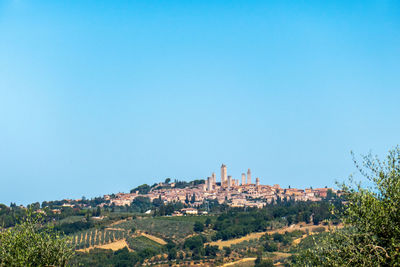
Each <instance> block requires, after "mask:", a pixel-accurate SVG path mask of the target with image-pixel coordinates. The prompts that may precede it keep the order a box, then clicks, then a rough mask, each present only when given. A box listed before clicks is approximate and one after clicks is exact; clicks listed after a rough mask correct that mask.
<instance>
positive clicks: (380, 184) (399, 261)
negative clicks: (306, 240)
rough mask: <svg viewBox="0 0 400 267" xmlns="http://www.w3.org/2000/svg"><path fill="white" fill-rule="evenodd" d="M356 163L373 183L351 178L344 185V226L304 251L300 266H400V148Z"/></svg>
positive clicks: (299, 262) (370, 156) (365, 157)
mask: <svg viewBox="0 0 400 267" xmlns="http://www.w3.org/2000/svg"><path fill="white" fill-rule="evenodd" d="M353 158H354V155H353ZM354 162H355V164H356V166H357V168H358V170H359V171H360V173H361V174H362V175H363V176H364V177H366V178H367V179H368V180H369V181H370V183H371V184H372V185H371V186H369V187H367V188H365V187H362V186H361V184H360V183H354V182H353V181H352V179H351V182H350V183H349V185H346V184H343V185H342V189H343V192H344V194H346V196H347V200H346V204H345V208H344V211H343V212H342V220H343V223H344V228H343V229H339V230H335V231H331V232H330V234H328V235H327V236H326V237H324V238H322V240H320V241H319V242H318V243H315V246H314V248H312V249H309V250H307V251H305V252H304V253H302V254H301V255H300V257H299V258H298V259H297V261H298V262H297V263H298V264H299V265H301V266H400V148H399V147H398V146H397V147H396V148H394V149H392V150H390V151H389V153H388V155H387V157H386V159H385V160H382V161H381V160H380V159H379V158H378V157H376V156H372V155H371V154H370V155H367V156H364V157H362V162H361V164H358V161H357V160H354Z"/></svg>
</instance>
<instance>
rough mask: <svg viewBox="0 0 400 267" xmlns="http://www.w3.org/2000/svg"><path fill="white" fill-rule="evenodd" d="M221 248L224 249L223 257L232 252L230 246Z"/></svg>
mask: <svg viewBox="0 0 400 267" xmlns="http://www.w3.org/2000/svg"><path fill="white" fill-rule="evenodd" d="M223 249H224V251H225V257H229V255H231V253H232V249H231V248H230V247H224V248H223Z"/></svg>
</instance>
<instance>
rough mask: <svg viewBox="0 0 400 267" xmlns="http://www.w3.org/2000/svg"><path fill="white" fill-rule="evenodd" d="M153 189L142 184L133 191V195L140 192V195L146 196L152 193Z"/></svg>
mask: <svg viewBox="0 0 400 267" xmlns="http://www.w3.org/2000/svg"><path fill="white" fill-rule="evenodd" d="M150 189H151V187H150V186H149V185H148V184H142V185H139V186H138V187H136V188H134V189H132V190H131V193H135V192H136V191H139V194H142V195H145V194H147V193H149V192H150Z"/></svg>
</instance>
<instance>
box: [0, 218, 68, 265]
mask: <svg viewBox="0 0 400 267" xmlns="http://www.w3.org/2000/svg"><path fill="white" fill-rule="evenodd" d="M72 256H73V251H72V246H70V245H69V244H68V242H67V240H66V239H64V238H62V237H60V236H59V235H58V234H57V233H56V232H54V231H53V230H52V229H51V228H47V227H42V222H41V219H40V218H38V217H34V216H33V215H32V214H29V215H28V217H27V218H26V219H24V220H23V221H22V222H21V223H18V224H17V225H16V226H15V227H13V228H8V229H6V230H3V231H0V266H66V265H67V263H68V260H69V259H70V258H71V257H72Z"/></svg>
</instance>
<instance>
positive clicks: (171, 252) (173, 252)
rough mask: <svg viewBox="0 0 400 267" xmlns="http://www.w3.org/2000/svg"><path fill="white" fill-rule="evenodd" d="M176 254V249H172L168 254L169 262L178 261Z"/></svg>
mask: <svg viewBox="0 0 400 267" xmlns="http://www.w3.org/2000/svg"><path fill="white" fill-rule="evenodd" d="M176 253H177V252H176V248H172V249H170V251H169V252H168V260H174V259H176Z"/></svg>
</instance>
